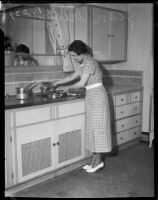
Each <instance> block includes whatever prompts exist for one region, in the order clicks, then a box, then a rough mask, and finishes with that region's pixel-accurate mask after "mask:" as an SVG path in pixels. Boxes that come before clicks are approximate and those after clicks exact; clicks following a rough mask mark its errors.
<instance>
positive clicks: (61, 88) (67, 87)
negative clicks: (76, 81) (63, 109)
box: [57, 86, 69, 92]
mask: <svg viewBox="0 0 158 200" xmlns="http://www.w3.org/2000/svg"><path fill="white" fill-rule="evenodd" d="M57 90H63V91H64V92H68V90H69V86H59V87H58V89H57Z"/></svg>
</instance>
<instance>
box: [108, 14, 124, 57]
mask: <svg viewBox="0 0 158 200" xmlns="http://www.w3.org/2000/svg"><path fill="white" fill-rule="evenodd" d="M110 22H111V23H110V25H111V26H110V33H109V34H111V37H110V38H109V39H110V58H109V59H110V60H121V59H122V60H124V59H125V56H126V55H125V52H126V49H125V46H126V40H125V38H126V35H125V34H127V33H126V29H125V28H126V24H125V23H126V18H125V15H124V14H123V13H120V12H117V11H110Z"/></svg>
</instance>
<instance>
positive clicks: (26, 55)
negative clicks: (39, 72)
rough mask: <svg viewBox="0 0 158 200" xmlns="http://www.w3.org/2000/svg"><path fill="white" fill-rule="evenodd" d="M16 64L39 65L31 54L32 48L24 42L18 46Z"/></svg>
mask: <svg viewBox="0 0 158 200" xmlns="http://www.w3.org/2000/svg"><path fill="white" fill-rule="evenodd" d="M16 54H17V55H16V56H15V60H14V66H38V62H37V60H36V59H34V58H33V57H31V56H30V49H29V47H27V46H26V45H24V44H19V45H18V46H17V47H16Z"/></svg>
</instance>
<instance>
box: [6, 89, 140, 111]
mask: <svg viewBox="0 0 158 200" xmlns="http://www.w3.org/2000/svg"><path fill="white" fill-rule="evenodd" d="M141 89H143V87H139V86H138V87H132V88H131V87H129V86H115V87H114V86H112V87H108V88H106V90H107V92H108V93H109V94H115V93H116V94H117V93H124V92H132V91H136V90H141ZM76 93H77V94H78V95H77V96H68V97H62V98H57V99H48V98H45V97H41V96H40V95H37V94H34V95H33V96H32V97H29V98H28V99H25V100H17V99H16V95H13V96H9V97H5V110H8V109H16V108H23V107H29V106H37V105H44V104H52V103H59V102H64V101H73V100H76V99H84V98H85V89H80V90H78V91H77V92H76Z"/></svg>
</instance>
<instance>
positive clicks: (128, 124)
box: [116, 115, 141, 132]
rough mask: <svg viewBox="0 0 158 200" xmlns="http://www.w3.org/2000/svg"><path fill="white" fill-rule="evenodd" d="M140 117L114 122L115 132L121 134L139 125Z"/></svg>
mask: <svg viewBox="0 0 158 200" xmlns="http://www.w3.org/2000/svg"><path fill="white" fill-rule="evenodd" d="M140 120H141V118H140V115H136V116H134V117H129V118H126V119H122V120H118V121H116V131H117V132H121V131H124V130H127V129H131V128H133V127H136V126H139V125H140V122H141V121H140Z"/></svg>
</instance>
